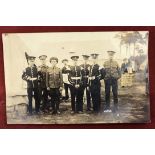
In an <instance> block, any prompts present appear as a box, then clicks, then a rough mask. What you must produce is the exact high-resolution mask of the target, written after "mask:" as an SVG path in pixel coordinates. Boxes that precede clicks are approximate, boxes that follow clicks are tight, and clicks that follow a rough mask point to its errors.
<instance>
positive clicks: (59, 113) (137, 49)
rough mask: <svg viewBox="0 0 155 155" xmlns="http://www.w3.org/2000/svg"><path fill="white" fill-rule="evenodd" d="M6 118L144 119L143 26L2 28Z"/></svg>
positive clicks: (146, 71)
mask: <svg viewBox="0 0 155 155" xmlns="http://www.w3.org/2000/svg"><path fill="white" fill-rule="evenodd" d="M2 39H3V55H4V67H5V89H6V116H7V124H102V123H149V122H150V121H151V120H150V102H149V68H148V40H149V32H148V31H105V32H104V31H100V32H48V33H47V32H46V33H45V32H42V33H3V35H2Z"/></svg>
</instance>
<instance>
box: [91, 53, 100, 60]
mask: <svg viewBox="0 0 155 155" xmlns="http://www.w3.org/2000/svg"><path fill="white" fill-rule="evenodd" d="M98 56H99V54H96V53H93V54H91V57H92V59H97V57H98Z"/></svg>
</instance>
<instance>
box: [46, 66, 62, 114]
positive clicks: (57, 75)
mask: <svg viewBox="0 0 155 155" xmlns="http://www.w3.org/2000/svg"><path fill="white" fill-rule="evenodd" d="M46 86H47V88H48V87H49V88H50V92H49V94H50V97H51V104H52V107H53V110H54V112H56V113H57V112H58V111H59V104H60V90H59V88H60V87H62V86H63V79H62V71H61V70H60V69H59V68H58V67H49V68H48V70H47V75H46Z"/></svg>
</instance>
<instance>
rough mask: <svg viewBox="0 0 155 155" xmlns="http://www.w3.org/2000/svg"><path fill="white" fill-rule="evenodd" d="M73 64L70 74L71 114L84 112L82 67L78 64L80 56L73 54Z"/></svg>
mask: <svg viewBox="0 0 155 155" xmlns="http://www.w3.org/2000/svg"><path fill="white" fill-rule="evenodd" d="M71 59H72V60H73V63H74V64H73V66H71V70H70V74H69V82H70V90H71V107H72V111H71V114H74V113H76V112H77V113H83V96H82V85H81V67H80V66H78V64H77V61H78V59H79V56H72V57H71Z"/></svg>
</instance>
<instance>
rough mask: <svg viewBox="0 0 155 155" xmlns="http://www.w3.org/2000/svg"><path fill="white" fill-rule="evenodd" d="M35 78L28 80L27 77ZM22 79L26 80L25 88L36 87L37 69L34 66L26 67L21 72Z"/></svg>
mask: <svg viewBox="0 0 155 155" xmlns="http://www.w3.org/2000/svg"><path fill="white" fill-rule="evenodd" d="M29 77H30V78H37V80H35V81H31V80H28V78H29ZM22 79H23V80H25V81H27V88H37V87H38V70H37V67H36V66H33V67H27V68H26V69H25V70H24V71H23V74H22Z"/></svg>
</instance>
